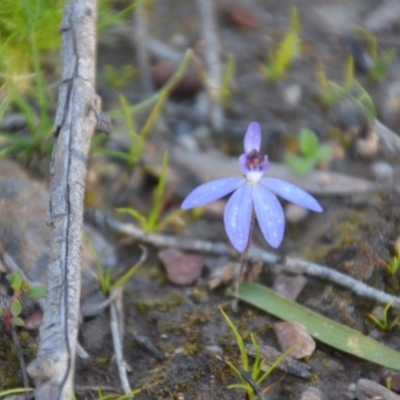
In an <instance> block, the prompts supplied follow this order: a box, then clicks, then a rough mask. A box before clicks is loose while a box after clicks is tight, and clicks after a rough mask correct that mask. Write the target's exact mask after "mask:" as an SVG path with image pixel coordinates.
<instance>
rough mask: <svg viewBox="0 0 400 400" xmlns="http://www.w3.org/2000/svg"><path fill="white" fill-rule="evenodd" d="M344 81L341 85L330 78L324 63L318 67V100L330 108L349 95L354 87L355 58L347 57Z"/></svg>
mask: <svg viewBox="0 0 400 400" xmlns="http://www.w3.org/2000/svg"><path fill="white" fill-rule="evenodd" d="M343 75H344V77H343V82H342V84H341V85H339V84H338V83H336V82H332V81H330V80H328V78H327V76H326V73H325V68H324V66H323V64H319V65H318V68H317V84H318V90H317V95H316V97H317V100H318V102H319V103H321V104H322V105H323V106H325V107H327V108H330V107H332V106H334V105H335V104H337V103H338V102H339V101H340V100H341V99H343V98H344V97H345V96H347V95H349V94H350V93H351V91H352V90H353V87H354V82H355V78H354V60H353V58H352V57H349V58H348V59H347V62H346V64H345V67H344V74H343Z"/></svg>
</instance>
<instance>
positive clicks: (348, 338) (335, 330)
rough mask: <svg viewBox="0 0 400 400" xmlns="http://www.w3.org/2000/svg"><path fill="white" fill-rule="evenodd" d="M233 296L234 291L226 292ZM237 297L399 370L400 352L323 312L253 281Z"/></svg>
mask: <svg viewBox="0 0 400 400" xmlns="http://www.w3.org/2000/svg"><path fill="white" fill-rule="evenodd" d="M229 293H230V295H232V296H234V293H233V292H231V291H230V292H229ZM238 297H239V299H240V300H242V301H244V302H246V303H248V304H251V305H253V306H254V307H257V308H258V309H260V310H263V311H265V312H267V313H269V314H271V315H274V316H275V317H277V318H280V319H283V320H285V321H294V322H299V323H301V324H302V325H303V326H304V327H305V328H306V329H307V331H308V333H309V334H310V335H311V336H312V337H314V338H315V339H316V340H318V341H320V342H322V343H325V344H327V345H328V346H331V347H333V348H335V349H338V350H341V351H344V352H346V353H348V354H351V355H353V356H354V357H359V358H362V359H364V360H367V361H371V362H374V363H376V364H378V365H381V366H383V367H385V368H389V369H393V370H396V371H400V353H399V352H397V351H394V350H393V349H391V348H389V347H387V346H385V345H383V344H382V343H379V342H377V341H376V340H374V339H372V338H370V337H369V336H366V335H364V334H363V333H361V332H358V331H356V330H355V329H352V328H349V327H348V326H345V325H342V324H339V323H338V322H336V321H333V320H331V319H329V318H327V317H324V316H323V315H320V314H318V313H316V312H314V311H311V310H310V309H308V308H306V307H303V306H302V305H301V304H298V303H296V302H294V301H291V300H289V299H287V298H285V297H282V296H280V295H279V294H278V293H276V292H274V291H273V290H271V289H269V288H267V287H266V286H262V285H259V284H256V283H242V284H241V285H240V288H239V294H238Z"/></svg>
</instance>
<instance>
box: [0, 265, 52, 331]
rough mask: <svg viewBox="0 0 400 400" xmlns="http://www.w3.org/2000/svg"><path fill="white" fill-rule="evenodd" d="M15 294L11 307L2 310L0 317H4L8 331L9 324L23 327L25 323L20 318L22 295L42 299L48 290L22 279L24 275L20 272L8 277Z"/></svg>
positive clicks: (0, 310)
mask: <svg viewBox="0 0 400 400" xmlns="http://www.w3.org/2000/svg"><path fill="white" fill-rule="evenodd" d="M7 280H8V282H9V283H10V286H11V288H12V289H13V291H14V293H13V295H12V297H11V301H10V304H9V306H8V307H7V308H6V309H5V310H4V309H0V315H1V316H2V317H3V320H4V324H5V327H6V331H7V330H8V329H9V324H10V323H11V324H13V325H16V326H23V325H24V321H23V320H22V318H21V317H20V314H21V312H22V299H21V297H22V295H26V296H28V297H30V298H31V299H41V298H43V297H45V296H46V288H45V287H43V286H40V285H31V284H30V283H29V282H26V281H24V280H23V279H22V275H21V274H20V273H18V272H16V273H13V274H9V275H7Z"/></svg>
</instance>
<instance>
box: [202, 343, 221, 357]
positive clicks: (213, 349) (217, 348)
mask: <svg viewBox="0 0 400 400" xmlns="http://www.w3.org/2000/svg"><path fill="white" fill-rule="evenodd" d="M205 350H206V351H208V352H209V353H214V354H221V355H222V354H223V353H224V350H223V349H222V347H221V346H218V345H209V346H206V347H205Z"/></svg>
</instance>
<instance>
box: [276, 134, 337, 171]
mask: <svg viewBox="0 0 400 400" xmlns="http://www.w3.org/2000/svg"><path fill="white" fill-rule="evenodd" d="M298 150H299V153H300V154H299V155H297V154H292V153H287V154H286V155H285V157H284V161H285V162H286V164H288V165H289V166H290V167H291V168H292V169H293V171H295V172H296V173H298V174H300V175H302V174H307V173H308V172H310V171H311V170H312V169H313V168H314V167H315V165H316V164H318V163H320V162H323V161H329V160H330V159H331V158H332V149H331V147H330V146H329V145H327V144H320V143H319V141H318V137H317V135H316V134H315V133H314V132H313V131H312V130H311V129H307V128H304V129H302V130H301V131H300V135H299V138H298Z"/></svg>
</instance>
